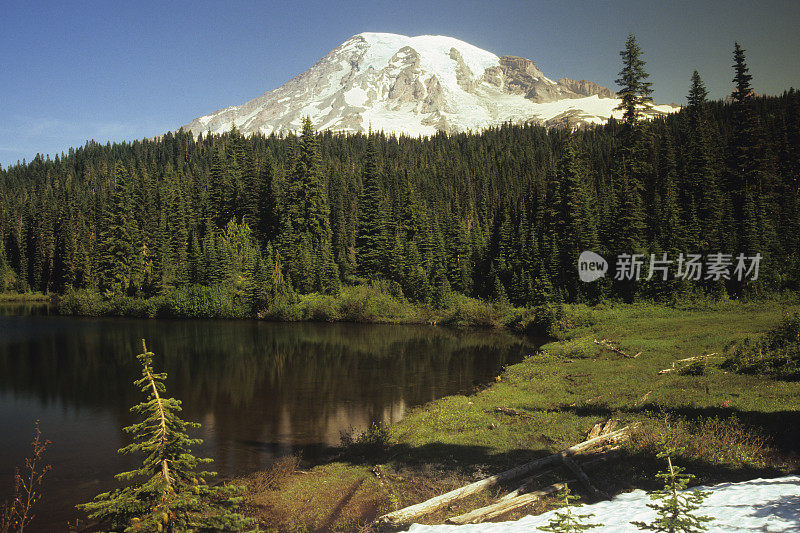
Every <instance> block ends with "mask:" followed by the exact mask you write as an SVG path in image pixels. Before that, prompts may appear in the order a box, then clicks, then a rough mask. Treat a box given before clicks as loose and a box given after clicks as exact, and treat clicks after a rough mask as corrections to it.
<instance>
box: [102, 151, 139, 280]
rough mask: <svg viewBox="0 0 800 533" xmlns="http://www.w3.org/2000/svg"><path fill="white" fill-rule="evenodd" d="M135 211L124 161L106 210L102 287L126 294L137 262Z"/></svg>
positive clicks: (118, 169)
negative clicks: (134, 235)
mask: <svg viewBox="0 0 800 533" xmlns="http://www.w3.org/2000/svg"><path fill="white" fill-rule="evenodd" d="M133 224H134V220H133V211H132V206H131V201H130V193H129V190H128V170H127V169H126V168H125V166H124V165H123V164H122V163H117V165H116V168H115V169H114V191H113V193H112V195H111V198H110V199H109V202H108V204H107V205H106V208H105V210H104V212H103V226H102V232H101V234H100V243H99V249H100V250H99V251H100V290H102V291H105V292H106V293H107V294H109V295H110V294H125V293H126V292H127V291H128V287H129V285H130V281H131V263H132V262H133V254H134V248H133Z"/></svg>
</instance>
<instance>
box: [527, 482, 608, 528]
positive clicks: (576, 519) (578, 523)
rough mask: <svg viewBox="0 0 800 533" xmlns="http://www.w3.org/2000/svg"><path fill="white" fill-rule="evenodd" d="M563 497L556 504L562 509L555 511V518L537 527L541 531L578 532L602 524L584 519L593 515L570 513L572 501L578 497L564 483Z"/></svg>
mask: <svg viewBox="0 0 800 533" xmlns="http://www.w3.org/2000/svg"><path fill="white" fill-rule="evenodd" d="M562 494H563V497H564V499H563V500H562V501H561V502H560V504H559V505H558V506H559V507H560V508H561V509H563V511H556V513H555V518H552V519H551V520H550V522H549V523H548V524H547V525H546V526H543V527H540V528H539V529H540V530H541V531H549V532H551V533H580V532H581V531H586V530H587V529H594V528H596V527H601V525H602V524H587V523H584V521H585V520H587V519H589V518H592V517H593V516H594V515H593V514H591V513H589V514H579V515H576V514H572V507H573V505H572V502H573V501H574V500H577V499H578V497H577V496H574V495H573V494H572V492H570V490H569V486H568V485H564V490H563V492H562Z"/></svg>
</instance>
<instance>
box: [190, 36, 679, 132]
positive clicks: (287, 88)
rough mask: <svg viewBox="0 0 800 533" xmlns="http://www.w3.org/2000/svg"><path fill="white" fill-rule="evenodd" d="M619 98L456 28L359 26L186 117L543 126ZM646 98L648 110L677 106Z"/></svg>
mask: <svg viewBox="0 0 800 533" xmlns="http://www.w3.org/2000/svg"><path fill="white" fill-rule="evenodd" d="M617 105H619V99H617V98H616V94H615V93H614V92H613V91H612V90H611V89H609V88H607V87H603V86H601V85H598V84H597V83H594V82H591V81H588V80H572V79H570V78H559V79H558V81H553V80H552V79H550V78H548V77H547V76H545V74H544V73H543V72H542V71H541V70H540V69H539V67H538V66H537V65H536V63H535V62H533V61H532V60H530V59H527V58H523V57H518V56H511V55H503V56H497V55H495V54H493V53H491V52H488V51H486V50H482V49H480V48H478V47H475V46H473V45H471V44H469V43H466V42H464V41H460V40H458V39H455V38H453V37H447V36H437V35H421V36H416V37H407V36H404V35H397V34H390V33H370V32H367V33H360V34H357V35H354V36H353V37H350V38H349V39H347V40H346V41H345V42H343V43H342V44H341V45H339V46H337V47H336V48H334V49H333V50H331V51H330V52H329V53H328V54H326V55H325V56H324V57H322V58H321V59H319V60H318V61H317V62H316V63H314V65H312V66H311V67H310V68H309V69H308V70H306V71H304V72H302V73H300V74H298V75H297V76H295V77H293V78H292V79H290V80H289V81H287V82H286V83H284V84H283V85H281V86H279V87H277V88H275V89H273V90H270V91H267V92H265V93H264V94H262V95H261V96H258V97H256V98H254V99H252V100H250V101H248V102H245V103H244V104H242V105H238V106H229V107H226V108H223V109H219V110H217V111H214V112H213V113H210V114H208V115H204V116H201V117H198V118H196V119H194V120H193V121H192V122H190V123H188V124H186V125H184V126H183V129H184V130H186V131H191V132H193V133H194V134H196V135H197V134H200V133H205V132H208V131H210V132H212V133H222V132H223V131H228V130H230V128H231V127H232V126H233V125H236V127H237V128H238V129H239V130H240V131H241V132H242V133H244V134H252V133H256V132H258V133H262V134H270V133H278V134H284V133H288V132H290V131H296V130H299V129H300V127H301V120H302V117H304V116H309V117H310V118H311V121H312V123H313V124H314V126H315V128H316V129H319V130H326V129H330V130H334V131H340V132H346V133H357V132H366V131H367V130H368V129H369V128H370V127H372V129H374V130H382V131H384V132H387V133H396V134H406V135H412V136H418V135H431V134H434V133H436V132H438V131H444V132H447V133H455V132H459V131H476V130H481V129H484V128H487V127H491V126H497V125H500V124H502V123H506V122H513V123H538V124H543V125H545V126H558V125H563V124H564V123H566V122H567V121H569V122H570V123H571V124H599V123H603V122H605V121H606V120H607V119H608V118H609V117H610V116H615V117H619V116H621V112H619V111H615V110H614V108H615V107H616V106H617ZM675 109H676V108H674V107H672V106H653V107H652V108H650V109H649V110H647V112H648V113H650V114H662V113H667V112H671V111H673V110H675Z"/></svg>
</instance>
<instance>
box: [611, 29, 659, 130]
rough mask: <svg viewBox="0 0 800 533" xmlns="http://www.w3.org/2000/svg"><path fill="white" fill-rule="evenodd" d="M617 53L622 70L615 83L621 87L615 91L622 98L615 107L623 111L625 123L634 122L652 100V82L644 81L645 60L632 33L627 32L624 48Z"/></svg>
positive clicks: (645, 78)
mask: <svg viewBox="0 0 800 533" xmlns="http://www.w3.org/2000/svg"><path fill="white" fill-rule="evenodd" d="M619 55H620V56H621V57H622V65H623V66H622V70H621V71H620V72H619V78H618V79H617V80H616V84H617V85H619V86H620V87H621V88H620V90H619V91H617V94H618V95H619V97H620V99H621V100H622V101H621V102H620V104H619V106H618V107H617V108H616V109H620V110H622V111H623V115H622V120H623V122H624V123H625V124H627V125H629V126H630V125H633V124H636V123H637V122H638V121H639V118H640V117H641V112H642V109H644V107H645V106H646V105H647V104H648V103H650V102H652V101H653V99H652V98H651V96H650V95H651V94H652V93H653V89H652V87H651V86H652V83H650V82H648V81H646V80H647V78H648V77H650V75H649V74H648V73H647V72H645V70H644V66H645V64H646V63H645V61H644V60H642V58H641V55H642V49H641V48H639V44H638V43H637V42H636V37H634V35H633V34H632V33H630V34H628V39H627V40H626V41H625V49H624V50H622V51H621V52H620V53H619Z"/></svg>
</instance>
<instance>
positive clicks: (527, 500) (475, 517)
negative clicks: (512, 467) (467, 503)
mask: <svg viewBox="0 0 800 533" xmlns="http://www.w3.org/2000/svg"><path fill="white" fill-rule="evenodd" d="M567 483H568V482H564V483H554V484H552V485H550V486H549V487H545V488H543V489H542V490H537V491H536V492H529V493H527V494H522V495H521V496H517V497H515V498H509V499H507V500H501V501H498V502H496V503H493V504H491V505H487V506H486V507H481V508H480V509H475V510H474V511H470V512H468V513H464V514H462V515H458V516H454V517H452V518H448V519H447V520H445V522H447V523H448V524H477V523H480V522H485V521H487V520H491V519H492V518H495V517H497V516H500V515H502V514H505V513H507V512H509V511H513V510H514V509H519V508H520V507H525V506H526V505H530V504H532V503H534V502H536V501H538V500H541V499H542V498H543V497H545V496H547V495H548V494H553V493H554V492H558V491H560V490H564V488H566V486H567Z"/></svg>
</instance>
